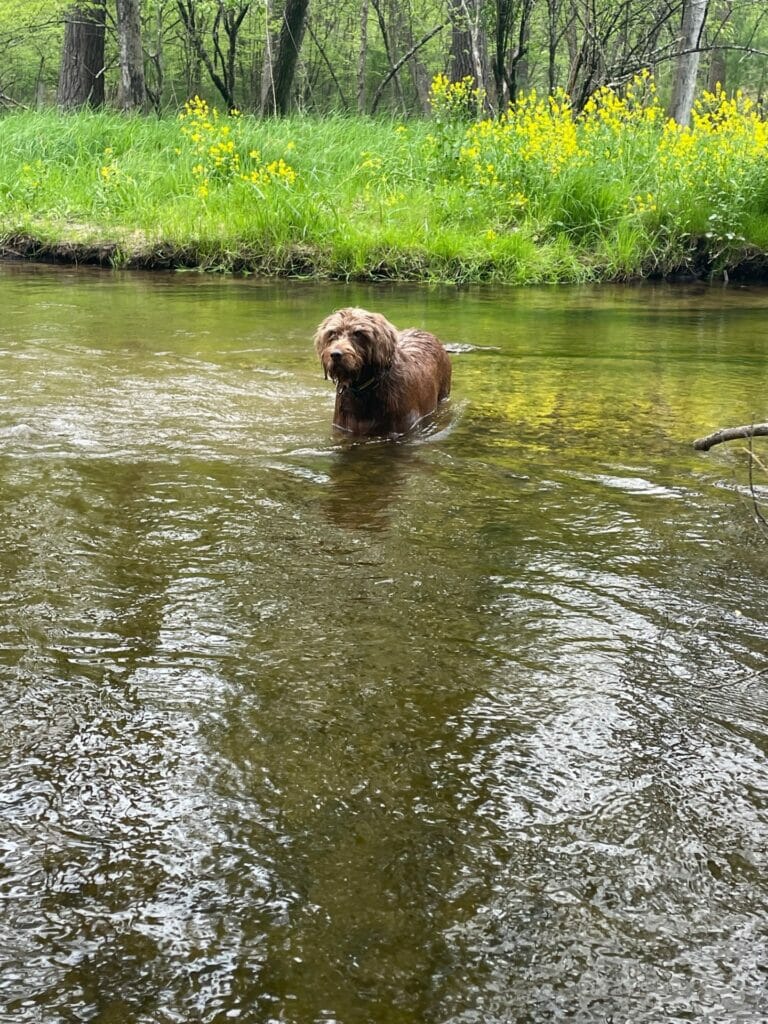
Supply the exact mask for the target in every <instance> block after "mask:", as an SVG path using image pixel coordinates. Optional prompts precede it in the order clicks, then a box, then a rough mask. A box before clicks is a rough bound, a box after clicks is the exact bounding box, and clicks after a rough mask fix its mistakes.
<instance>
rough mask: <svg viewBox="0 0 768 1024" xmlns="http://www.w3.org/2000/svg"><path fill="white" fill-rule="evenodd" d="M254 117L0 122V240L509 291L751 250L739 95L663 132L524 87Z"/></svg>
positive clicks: (218, 265)
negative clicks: (487, 112) (401, 113)
mask: <svg viewBox="0 0 768 1024" xmlns="http://www.w3.org/2000/svg"><path fill="white" fill-rule="evenodd" d="M460 90H461V84H459V86H451V85H450V84H449V83H447V82H446V81H445V80H444V79H442V80H441V79H438V80H436V84H435V85H434V86H433V108H434V117H433V118H432V119H431V120H429V121H416V122H408V123H407V124H398V123H396V122H393V121H387V120H372V119H368V118H356V117H342V116H333V117H326V118H323V119H309V118H302V117H293V118H288V119H285V120H270V121H265V120H259V119H255V118H250V117H244V116H234V117H230V116H226V115H220V114H217V113H216V112H215V111H212V110H210V109H208V107H207V106H206V105H205V104H204V103H202V101H192V102H190V103H189V104H187V107H186V108H185V111H184V113H183V114H182V116H181V118H178V119H170V118H169V119H162V120H161V119H154V118H138V117H123V116H121V115H118V114H115V113H108V112H98V113H93V112H83V113H80V114H77V115H67V116H61V115H59V114H57V113H55V112H53V111H41V112H22V113H13V114H8V115H6V116H4V117H3V118H2V120H1V121H0V132H1V133H2V145H0V238H2V240H3V241H4V242H5V244H6V246H7V245H8V244H9V243H10V242H11V241H12V240H14V239H15V240H20V239H33V240H34V241H35V244H36V245H37V247H38V249H41V248H42V250H43V251H46V250H48V251H55V252H58V253H59V255H62V254H63V255H66V253H67V252H71V253H72V254H73V255H74V256H77V255H80V256H82V255H83V254H84V253H86V254H87V252H88V251H89V249H91V250H93V251H94V252H97V253H98V254H100V258H105V257H104V254H105V253H106V258H108V259H109V260H111V261H112V262H113V263H114V264H116V265H126V264H127V265H143V266H152V265H163V266H169V265H170V266H174V265H178V266H198V267H201V268H204V269H220V270H225V271H231V270H245V271H253V272H258V273H268V274H295V275H300V276H320V277H337V278H339V277H340V278H368V279H375V278H390V279H402V280H421V281H430V280H434V281H456V282H472V281H491V282H507V283H513V284H533V283H544V282H563V281H585V280H622V279H628V278H633V277H639V276H644V275H647V274H649V273H668V272H671V271H679V270H681V269H683V270H685V269H689V270H696V271H712V272H718V273H719V272H721V271H723V270H728V269H729V268H731V269H732V268H734V267H736V266H738V265H740V264H742V263H744V262H745V261H750V260H752V261H755V260H757V261H758V262H759V261H761V260H762V259H763V254H764V251H765V248H766V243H767V242H768V173H766V162H767V161H766V157H767V156H768V132H766V129H765V125H764V123H763V122H762V121H760V119H759V118H758V117H757V115H756V114H755V112H754V110H752V109H750V107H749V104H748V103H747V102H746V101H744V99H743V98H741V97H737V98H732V99H729V98H727V97H725V96H724V95H723V94H722V93H718V94H716V95H714V96H708V97H707V96H705V97H703V98H702V100H701V101H700V103H699V106H698V108H697V114H696V117H695V119H694V126H693V128H692V129H687V130H684V129H679V128H678V127H677V126H673V125H670V124H669V123H667V122H666V121H665V119H664V117H663V115H662V114H661V111H660V108H659V107H658V103H657V102H656V99H655V95H654V94H653V91H652V89H651V88H650V86H649V85H648V83H647V81H645V80H638V83H637V84H636V90H637V91H636V92H633V91H632V87H630V89H629V91H628V93H627V94H625V95H624V96H622V97H617V96H615V95H614V94H613V93H610V92H608V91H603V93H602V94H600V95H598V96H597V97H595V98H594V100H593V101H592V105H591V106H588V108H587V110H586V111H585V112H584V113H583V114H582V115H581V116H580V117H579V118H574V116H573V114H572V112H571V111H570V107H569V105H568V102H567V98H565V97H562V96H561V97H555V98H552V99H548V100H540V99H538V98H537V97H535V96H529V97H523V98H522V99H521V100H520V101H519V102H518V104H517V105H516V106H515V107H514V108H512V109H510V111H509V112H508V113H507V114H506V115H505V117H503V118H501V119H499V120H496V121H481V122H471V121H470V122H468V121H466V120H465V116H464V115H465V112H466V109H467V104H466V103H465V102H462V96H461V92H460Z"/></svg>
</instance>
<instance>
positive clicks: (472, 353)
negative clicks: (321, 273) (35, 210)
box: [0, 265, 768, 1024]
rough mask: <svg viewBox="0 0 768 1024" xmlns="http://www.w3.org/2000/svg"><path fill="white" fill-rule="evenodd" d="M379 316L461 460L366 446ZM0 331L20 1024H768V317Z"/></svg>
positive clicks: (144, 295)
mask: <svg viewBox="0 0 768 1024" xmlns="http://www.w3.org/2000/svg"><path fill="white" fill-rule="evenodd" d="M351 303H354V304H361V305H366V306H369V307H373V308H377V309H380V310H382V311H383V312H385V313H386V314H387V315H388V316H389V317H390V318H391V319H392V320H394V321H395V322H396V323H398V324H400V325H401V326H406V325H410V324H414V325H418V326H427V327H429V328H430V329H432V330H434V331H435V332H436V333H438V334H439V335H440V336H441V337H442V338H443V339H444V340H446V341H448V342H452V343H454V344H456V345H457V346H458V347H459V348H460V349H464V350H463V351H460V352H459V353H458V354H456V355H454V357H453V358H454V394H453V398H452V401H451V404H450V408H449V409H448V410H446V415H445V416H444V417H443V418H442V420H441V422H440V423H439V424H437V425H436V427H435V429H434V430H433V431H432V432H431V433H429V432H428V433H427V434H425V435H422V436H421V437H418V438H412V439H410V440H408V441H407V442H405V443H398V444H395V443H387V442H384V443H369V444H361V445H350V444H348V443H343V442H340V441H339V440H338V439H337V438H334V437H332V436H331V433H330V430H329V425H330V416H331V409H332V404H333V395H332V390H331V387H330V385H329V384H327V383H326V382H324V381H323V379H322V373H321V372H320V369H319V366H318V365H317V364H316V362H315V358H314V354H313V352H312V350H311V344H310V341H309V339H310V337H311V333H312V331H313V329H314V326H315V324H316V323H317V322H318V321H319V320H320V319H321V318H322V317H323V316H324V315H325V314H326V313H327V312H328V311H329V310H330V309H332V308H334V307H335V306H339V305H343V304H351ZM0 305H1V308H2V309H3V310H4V315H3V317H2V320H1V322H0V372H1V373H2V379H3V387H2V389H1V391H0V465H1V466H2V480H3V487H2V492H1V493H0V580H1V581H2V586H1V587H0V605H1V607H2V614H1V615H0V686H1V689H0V693H2V729H0V764H1V765H2V768H1V769H0V815H2V829H0V901H1V903H2V913H1V914H0V1019H2V1021H3V1022H5V1021H9V1022H10V1021H13V1022H14V1024H16V1022H19V1024H32V1022H35V1024H37V1022H40V1024H52V1022H70V1021H78V1022H79V1021H98V1022H109V1024H124V1022H125V1024H127V1022H130V1024H133V1022H136V1024H165V1022H169V1024H170V1022H216V1024H219V1022H224V1021H230V1020H240V1021H245V1022H249V1024H250V1022H254V1024H256V1022H258V1024H261V1022H273V1021H274V1022H277V1021H279V1022H290V1024H312V1022H320V1021H322V1022H326V1024H329V1022H338V1024H422V1022H435V1024H437V1022H440V1024H448V1022H451V1024H496V1022H498V1024H509V1022H535V1024H539V1022H550V1021H559V1020H563V1021H575V1022H589V1024H591V1022H598V1021H632V1022H633V1024H640V1022H648V1024H658V1022H661V1021H697V1022H701V1021H713V1022H715V1021H717V1022H750V1024H751V1022H758V1021H764V1020H766V1019H768V996H766V963H768V957H767V955H766V954H767V952H768V951H767V950H766V946H767V945H768V874H767V873H766V849H767V841H768V763H767V761H766V753H767V752H768V689H767V688H768V673H767V672H766V668H767V667H768V631H767V630H766V622H765V583H766V575H767V570H768V541H767V540H766V537H765V534H761V532H760V530H759V529H758V527H757V526H756V525H755V522H754V516H753V509H752V499H751V497H750V494H749V489H748V486H747V484H748V475H747V463H746V457H745V455H744V453H743V450H742V449H743V447H744V446H743V445H731V446H721V447H719V448H717V449H713V450H712V451H711V452H710V453H708V454H701V453H696V452H694V451H693V450H692V449H691V445H690V442H691V440H692V439H693V438H694V437H697V436H699V435H701V434H704V433H707V432H709V431H710V430H713V429H715V428H716V427H719V426H723V425H726V424H737V423H743V422H750V421H752V420H755V419H766V417H767V416H768V408H767V407H766V391H767V390H768V389H767V387H766V385H768V331H766V328H765V324H766V315H767V314H768V292H765V291H760V290H746V289H736V288H727V289H722V288H711V289H710V288H703V287H696V288H690V289H681V288H668V287H650V286H648V287H643V288H636V289H635V288H627V289H611V288H601V289H594V290H593V289H542V290H520V291H512V290H508V291H492V290H477V291H474V290H472V291H464V292H461V291H455V290H441V289H434V290H430V289H425V288H402V287H401V288H396V287H380V288H374V287H365V286H349V287H341V286H335V285H334V286H332V285H305V284H299V283H282V284H265V283H262V282H258V281H248V280H245V281H243V280H234V279H212V278H200V277H197V276H183V275H177V276H167V277H166V276H162V275H161V276H158V277H146V276H141V275H112V274H108V273H91V272H87V271H83V270H78V271H71V270H57V269H54V268H46V267H37V268H30V267H21V266H15V265H9V266H3V267H0ZM756 449H757V442H756ZM766 451H768V449H766ZM763 458H764V459H765V457H764V456H763ZM763 479H764V480H765V479H766V478H765V477H763ZM763 496H766V495H765V493H764V492H763Z"/></svg>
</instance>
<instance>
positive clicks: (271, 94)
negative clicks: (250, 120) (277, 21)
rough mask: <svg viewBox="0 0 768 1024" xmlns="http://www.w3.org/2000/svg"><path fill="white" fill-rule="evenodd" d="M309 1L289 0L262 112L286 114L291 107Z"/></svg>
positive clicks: (286, 4)
mask: <svg viewBox="0 0 768 1024" xmlns="http://www.w3.org/2000/svg"><path fill="white" fill-rule="evenodd" d="M308 9H309V0H286V3H285V8H284V10H283V20H282V25H281V26H280V38H279V40H278V43H277V54H276V56H275V60H274V63H273V65H272V76H271V79H270V81H269V83H268V88H267V90H266V94H265V96H264V98H263V100H262V110H261V112H262V114H265V115H270V114H272V115H274V114H277V115H278V116H280V117H284V116H285V115H286V114H287V113H288V111H289V110H290V107H291V90H292V89H293V79H294V77H295V74H296V65H297V64H298V61H299V53H300V51H301V42H302V39H303V38H304V29H305V28H306V24H307V10H308Z"/></svg>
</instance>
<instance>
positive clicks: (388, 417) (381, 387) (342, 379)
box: [315, 308, 451, 436]
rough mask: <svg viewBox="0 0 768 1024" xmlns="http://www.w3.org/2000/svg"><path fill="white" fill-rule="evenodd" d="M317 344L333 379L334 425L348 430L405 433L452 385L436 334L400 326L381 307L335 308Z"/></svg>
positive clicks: (363, 433) (318, 334)
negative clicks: (378, 310)
mask: <svg viewBox="0 0 768 1024" xmlns="http://www.w3.org/2000/svg"><path fill="white" fill-rule="evenodd" d="M315 348H316V349H317V354H318V355H319V357H320V362H321V363H322V365H323V370H324V371H325V376H326V379H327V378H328V377H330V378H331V380H332V381H334V383H335V384H336V408H335V410H334V414H333V425H334V426H335V427H337V428H338V429H339V430H344V431H346V432H347V433H349V434H354V435H356V436H371V435H373V436H376V435H379V436H380V435H389V436H397V435H398V434H405V433H406V432H407V431H408V430H410V429H411V427H413V426H414V425H415V424H416V423H418V422H419V420H421V419H423V418H424V417H425V416H427V415H429V413H431V412H434V410H435V409H436V408H437V406H438V404H439V403H440V402H441V401H442V400H443V399H444V398H446V397H447V396H448V393H449V391H450V390H451V361H450V359H449V358H448V354H447V353H446V351H445V349H444V348H443V346H442V344H441V343H440V342H439V341H438V339H437V338H436V337H435V336H434V334H429V333H428V332H427V331H420V330H418V329H416V328H408V329H407V330H405V331H398V330H397V328H396V327H394V326H393V325H392V324H391V323H390V322H389V320H387V319H386V318H385V317H383V316H382V315H381V313H369V312H368V310H366V309H356V308H349V309H337V310H336V312H335V313H331V315H330V316H329V317H326V319H325V320H323V322H322V323H321V324H320V326H319V327H318V329H317V332H316V334H315Z"/></svg>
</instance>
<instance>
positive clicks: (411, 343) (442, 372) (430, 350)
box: [398, 327, 451, 404]
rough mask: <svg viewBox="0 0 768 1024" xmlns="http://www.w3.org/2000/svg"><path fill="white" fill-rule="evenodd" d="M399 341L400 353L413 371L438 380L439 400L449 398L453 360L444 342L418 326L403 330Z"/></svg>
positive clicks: (430, 379)
mask: <svg viewBox="0 0 768 1024" xmlns="http://www.w3.org/2000/svg"><path fill="white" fill-rule="evenodd" d="M398 341H399V346H398V347H399V350H400V353H401V355H402V357H403V359H404V360H407V361H408V363H410V364H411V370H412V372H415V373H417V374H418V375H419V376H422V375H423V377H424V379H425V381H433V382H437V386H438V390H437V402H441V401H442V400H443V399H444V398H447V397H448V395H449V394H450V391H451V360H450V358H449V357H448V353H447V352H446V351H445V348H444V347H443V345H442V343H441V342H440V341H439V340H438V339H437V338H436V337H435V336H434V334H430V333H429V332H428V331H420V330H419V329H418V328H417V327H409V328H407V329H406V330H404V331H401V332H400V334H399V337H398ZM435 404H437V403H435Z"/></svg>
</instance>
